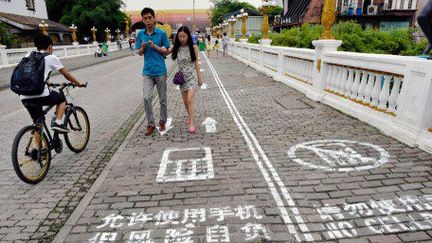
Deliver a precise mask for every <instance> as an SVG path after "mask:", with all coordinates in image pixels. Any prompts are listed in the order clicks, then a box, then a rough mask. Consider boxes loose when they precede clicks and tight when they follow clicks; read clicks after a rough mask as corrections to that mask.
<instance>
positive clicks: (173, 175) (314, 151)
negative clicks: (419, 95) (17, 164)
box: [0, 57, 432, 243]
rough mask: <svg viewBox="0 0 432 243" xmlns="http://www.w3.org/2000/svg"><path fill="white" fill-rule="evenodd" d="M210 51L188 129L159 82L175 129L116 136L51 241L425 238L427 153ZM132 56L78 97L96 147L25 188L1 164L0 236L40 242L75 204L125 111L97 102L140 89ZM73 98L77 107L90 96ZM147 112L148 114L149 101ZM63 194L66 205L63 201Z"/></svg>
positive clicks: (430, 216)
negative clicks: (208, 123) (95, 94)
mask: <svg viewBox="0 0 432 243" xmlns="http://www.w3.org/2000/svg"><path fill="white" fill-rule="evenodd" d="M121 60H123V59H121ZM124 60H126V59H124ZM210 60H211V62H212V65H213V66H214V68H215V71H216V72H217V74H218V78H217V79H215V78H214V75H213V73H212V72H211V70H212V68H211V67H210V66H208V65H207V64H206V61H205V59H203V58H201V62H202V64H201V65H202V68H203V69H204V72H203V73H204V77H205V80H206V81H207V84H208V88H207V89H206V90H200V91H199V92H198V94H197V119H196V125H197V127H198V130H197V133H196V134H193V135H191V134H189V133H188V132H187V125H186V124H185V121H186V119H187V116H186V112H185V110H184V106H183V102H182V100H181V94H180V91H178V90H176V88H175V87H174V86H173V85H171V84H170V85H169V89H168V104H169V106H168V111H169V115H170V116H171V117H172V119H173V125H174V127H173V128H172V129H171V130H169V131H168V133H167V134H165V135H163V136H161V135H160V134H158V133H155V134H153V135H152V136H150V137H145V136H144V131H145V125H146V124H145V123H143V124H141V125H140V126H139V127H138V129H137V130H136V131H135V133H133V134H132V136H131V137H130V138H129V139H128V140H126V141H124V143H125V147H124V149H123V150H122V151H121V153H119V154H116V156H118V157H116V160H115V161H113V162H115V163H114V164H113V167H112V168H111V169H110V170H109V173H108V175H107V177H106V178H105V180H104V181H103V183H102V184H101V185H100V186H98V187H97V188H93V189H94V190H95V195H94V197H92V198H91V200H90V202H89V203H88V204H86V205H81V206H80V208H79V209H77V210H75V211H74V212H73V214H72V216H73V217H72V218H74V217H77V221H76V222H75V221H74V222H68V223H71V224H72V225H73V227H72V228H71V230H70V232H68V233H67V234H66V236H65V239H64V241H66V242H84V241H88V240H91V242H114V241H127V240H129V239H133V240H142V241H144V240H150V239H152V240H154V242H165V243H167V242H266V238H267V242H268V241H270V242H295V241H298V240H304V239H308V240H310V241H314V242H317V241H323V242H430V241H432V239H431V238H432V212H431V211H432V195H431V194H432V193H431V192H432V190H431V187H432V182H431V178H432V176H431V171H432V170H431V162H432V155H430V154H428V153H425V152H423V151H421V150H419V149H417V148H410V147H408V146H406V145H404V144H401V143H399V142H398V141H396V140H394V139H392V138H389V137H386V136H384V135H382V134H381V133H379V131H378V130H376V129H374V128H372V127H370V126H368V125H367V124H364V123H362V122H360V121H358V120H356V119H354V118H352V117H349V116H346V115H345V114H342V113H340V112H338V111H336V110H334V109H332V108H330V107H328V106H325V105H323V104H320V103H315V102H312V101H310V100H308V99H307V98H306V97H305V96H304V95H303V94H301V93H299V92H297V91H295V90H293V89H291V88H289V87H287V86H285V85H283V84H281V83H279V82H275V81H274V80H272V79H271V78H269V77H267V76H264V75H263V74H260V73H257V72H256V71H255V70H253V69H251V68H249V67H247V66H245V65H243V64H241V63H239V62H238V61H236V60H234V59H232V58H230V57H226V58H221V57H219V58H215V57H213V58H211V59H210ZM134 61H135V60H134V59H133V57H131V58H130V59H128V63H129V64H130V67H129V68H130V70H129V68H126V70H122V69H121V68H120V69H119V68H118V67H119V66H120V65H119V64H118V63H114V62H116V61H114V62H113V64H115V65H113V66H110V67H106V68H105V70H116V71H115V74H111V72H106V73H107V77H109V78H112V79H116V78H117V79H118V80H119V81H118V82H121V83H122V84H124V85H125V86H126V87H127V88H125V89H127V90H128V91H129V92H131V93H128V92H127V91H123V90H117V87H119V86H115V85H114V84H111V85H106V87H105V86H104V88H106V89H105V90H100V92H101V93H102V94H106V93H108V92H109V90H112V89H113V88H114V87H115V88H116V94H117V92H118V93H119V94H121V95H118V96H116V97H117V98H116V97H106V98H105V99H102V98H101V100H100V101H97V102H96V101H93V100H91V101H92V102H94V103H95V104H93V103H92V106H91V107H93V106H95V107H93V108H92V109H94V111H93V112H94V113H95V114H100V116H102V117H104V119H103V120H97V121H98V124H97V125H98V126H99V127H100V128H101V130H99V133H97V134H98V136H99V138H100V139H99V140H97V141H93V142H91V144H92V145H93V146H95V147H93V148H89V151H87V152H86V153H83V154H82V155H81V154H79V155H78V156H73V155H72V154H70V155H69V154H67V153H66V154H62V155H61V156H64V157H63V158H64V160H65V161H68V163H70V165H66V164H64V163H61V164H59V163H55V164H54V165H53V168H52V169H53V170H52V171H50V172H49V175H48V178H47V179H46V180H45V181H44V182H43V184H40V185H38V186H36V187H29V186H25V185H22V183H21V184H19V181H17V179H15V178H14V177H13V175H12V172H11V171H10V168H9V171H7V169H5V165H3V164H2V166H3V167H0V168H2V170H4V172H5V174H6V175H8V174H7V173H9V177H7V178H5V179H3V178H2V179H0V180H1V181H0V184H1V185H4V186H2V187H0V196H1V197H2V198H3V199H1V200H3V202H2V204H0V210H1V214H0V215H1V217H2V218H1V219H0V222H1V224H2V225H0V237H1V238H0V241H2V242H3V241H10V240H13V239H23V240H25V239H28V238H29V236H30V235H31V236H32V237H33V238H34V239H44V237H47V238H46V239H52V236H53V235H52V233H54V232H55V231H56V230H57V227H60V226H61V225H57V224H55V223H54V222H56V221H55V220H56V219H57V220H58V219H60V221H57V222H64V220H63V219H64V218H62V215H64V214H70V213H72V212H70V210H71V209H70V208H69V205H68V204H69V203H72V204H73V205H77V204H78V202H76V201H74V200H73V199H74V198H78V199H79V198H81V197H82V196H83V195H84V193H85V192H80V190H77V191H75V189H73V188H78V189H79V188H83V186H81V184H83V185H86V184H85V183H86V182H85V181H80V179H79V178H80V176H81V175H83V174H86V173H88V172H86V168H87V166H80V165H82V164H88V163H89V161H96V160H97V159H96V158H97V156H98V155H99V154H100V151H101V150H103V148H106V146H108V144H110V142H109V141H107V140H108V139H109V138H110V137H112V134H114V132H113V133H111V134H110V135H109V136H108V134H104V132H106V131H108V130H107V126H108V125H107V124H106V123H107V121H108V123H109V122H111V123H114V124H116V125H115V126H114V127H117V129H114V128H113V129H112V130H115V131H117V130H118V128H119V126H121V124H123V123H125V121H126V120H127V116H126V117H123V116H122V114H123V113H124V111H123V112H122V111H121V108H120V107H119V108H117V107H115V110H116V112H115V113H109V114H111V115H106V114H108V112H107V110H105V109H103V108H102V107H104V105H99V106H97V103H98V102H101V103H104V102H110V101H111V100H112V99H115V100H117V102H119V104H126V103H127V102H126V100H128V101H129V100H134V98H133V97H136V99H137V100H139V98H138V96H139V95H141V92H136V90H133V88H134V87H136V86H134V85H133V84H132V83H133V82H131V83H129V82H130V80H129V79H134V78H138V77H135V76H133V75H132V76H130V77H129V76H126V75H125V73H127V72H128V71H129V72H135V73H139V71H137V70H139V69H140V66H141V65H142V64H141V63H134ZM118 62H120V60H118ZM106 65H108V64H106ZM124 65H125V64H124ZM110 68H111V69H110ZM132 70H134V71H132ZM116 75H119V76H117V77H113V76H116ZM219 78H220V79H219ZM135 85H136V84H135ZM222 85H223V88H221V86H222ZM120 87H123V86H120ZM225 90H226V92H225ZM139 91H140V90H139ZM135 92H136V93H135ZM77 94H78V92H77ZM125 94H127V95H125ZM122 95H125V96H126V97H124V96H122ZM85 97H86V96H82V97H79V101H80V103H81V102H88V103H89V102H90V100H89V99H88V98H85ZM119 97H121V98H119ZM0 99H1V98H0ZM119 99H120V101H119ZM0 101H1V100H0ZM135 104H138V103H135ZM136 107H137V105H135V106H134V109H128V110H129V113H128V114H132V113H133V112H134V110H136ZM86 108H87V107H86ZM129 108H131V107H129ZM2 109H4V110H8V109H11V108H7V107H5V108H3V107H2ZM123 109H125V108H124V107H123ZM155 111H156V117H158V112H157V111H158V105H156V108H155ZM17 114H19V113H17ZM102 114H103V115H102ZM11 117H14V116H13V115H10V116H2V117H0V120H1V119H6V120H7V119H11ZM120 117H122V118H120ZM208 117H211V118H213V119H214V120H216V121H217V124H216V127H217V132H215V133H207V132H206V129H205V127H204V126H203V125H201V123H202V122H203V121H204V120H205V119H206V118H208ZM11 120H13V119H11ZM11 120H9V122H11ZM17 123H19V122H17ZM14 126H18V127H19V126H20V125H18V124H14ZM102 128H103V129H102ZM317 140H319V141H321V142H316V143H313V144H312V145H311V143H310V142H312V141H317ZM323 140H325V141H323ZM329 140H330V142H328V141H329ZM3 141H5V139H3ZM299 144H303V145H302V146H298V145H299ZM296 146H297V147H296ZM377 146H379V147H377ZM6 148H8V147H6ZM108 151H109V149H108ZM289 151H291V152H290V153H289ZM112 152H114V151H112ZM209 152H210V153H209ZM209 154H211V156H210V157H206V155H209ZM1 155H2V159H3V160H2V161H4V160H5V159H7V156H6V155H3V153H2V154H1ZM80 156H83V157H80ZM76 157H80V158H76ZM209 158H211V160H209ZM56 159H57V158H56ZM9 160H10V159H9ZM69 161H70V162H69ZM8 163H9V162H8ZM194 163H195V164H196V165H197V166H196V168H195V169H194V167H193V165H194ZM179 164H181V165H182V166H181V167H180V166H178V165H179ZM209 165H212V166H209ZM98 169H101V168H99V167H98ZM53 171H54V172H53ZM2 173H3V171H2ZM51 173H52V174H51ZM48 183H49V184H48ZM77 183H78V184H79V186H77V187H75V186H74V185H76V184H77ZM90 184H91V183H89V185H90ZM89 185H86V186H85V188H88V186H89ZM71 193H72V194H71ZM23 194H24V196H22V197H21V195H23ZM46 195H50V196H46ZM29 196H31V197H32V198H31V199H32V200H34V201H33V202H36V203H31V202H30V199H29ZM65 197H66V198H69V201H67V202H66V201H64V202H63V200H62V198H65ZM11 202H13V203H11ZM47 205H50V206H49V207H48V206H47ZM1 207H3V208H1ZM81 207H82V208H81ZM53 209H62V210H53ZM81 209H82V211H81ZM65 211H66V212H65ZM29 215H32V216H31V217H29ZM66 217H67V216H66ZM50 219H53V220H52V221H51V220H50ZM62 220H63V221H62ZM41 222H43V223H41ZM28 231H30V233H27V232H28ZM39 232H41V233H39ZM187 239H189V240H190V241H187ZM144 242H145V241H144ZM149 242H150V241H149Z"/></svg>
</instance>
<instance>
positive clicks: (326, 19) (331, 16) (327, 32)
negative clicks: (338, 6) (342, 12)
mask: <svg viewBox="0 0 432 243" xmlns="http://www.w3.org/2000/svg"><path fill="white" fill-rule="evenodd" d="M335 12H336V11H335V3H334V0H325V2H324V8H323V13H322V19H321V21H322V24H323V26H324V33H323V35H322V36H321V39H324V40H332V39H334V37H333V35H332V33H331V27H332V25H333V24H334V23H335V21H336V15H335Z"/></svg>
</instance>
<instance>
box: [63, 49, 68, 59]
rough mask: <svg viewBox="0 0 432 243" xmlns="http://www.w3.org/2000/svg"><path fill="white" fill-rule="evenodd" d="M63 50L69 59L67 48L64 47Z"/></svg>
mask: <svg viewBox="0 0 432 243" xmlns="http://www.w3.org/2000/svg"><path fill="white" fill-rule="evenodd" d="M63 50H64V57H67V56H68V51H67V47H63Z"/></svg>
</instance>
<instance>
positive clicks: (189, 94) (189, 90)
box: [169, 26, 203, 134]
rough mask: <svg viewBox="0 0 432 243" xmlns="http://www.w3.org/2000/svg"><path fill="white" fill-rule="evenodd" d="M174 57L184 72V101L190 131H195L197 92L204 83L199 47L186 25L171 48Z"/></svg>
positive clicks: (181, 88)
mask: <svg viewBox="0 0 432 243" xmlns="http://www.w3.org/2000/svg"><path fill="white" fill-rule="evenodd" d="M171 52H172V59H173V60H176V61H177V64H178V67H179V72H182V73H183V77H184V81H185V82H184V83H183V84H182V85H180V91H181V92H182V97H183V103H184V105H185V108H186V111H187V113H188V120H187V124H188V126H189V133H191V134H192V133H195V131H196V128H195V123H194V119H195V94H196V91H197V90H198V88H199V87H200V86H201V85H202V84H203V79H202V75H201V71H200V66H199V62H198V47H197V46H196V45H194V43H193V39H192V35H191V33H190V31H189V29H188V27H186V26H182V27H180V28H179V29H178V31H177V35H176V37H175V40H174V46H173V47H171V48H170V49H169V53H171Z"/></svg>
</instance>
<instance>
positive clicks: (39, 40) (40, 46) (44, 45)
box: [33, 33, 53, 51]
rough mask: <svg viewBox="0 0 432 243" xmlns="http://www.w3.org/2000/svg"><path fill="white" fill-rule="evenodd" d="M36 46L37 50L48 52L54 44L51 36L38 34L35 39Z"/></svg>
mask: <svg viewBox="0 0 432 243" xmlns="http://www.w3.org/2000/svg"><path fill="white" fill-rule="evenodd" d="M33 42H34V45H35V46H36V48H37V50H38V51H40V50H46V49H48V47H49V46H52V45H53V42H52V40H51V38H49V36H47V35H45V34H42V33H38V34H36V35H35V36H34V38H33Z"/></svg>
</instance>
